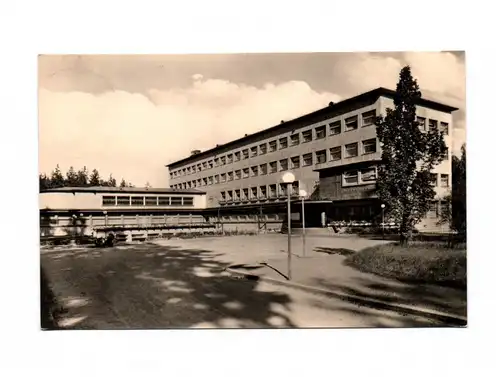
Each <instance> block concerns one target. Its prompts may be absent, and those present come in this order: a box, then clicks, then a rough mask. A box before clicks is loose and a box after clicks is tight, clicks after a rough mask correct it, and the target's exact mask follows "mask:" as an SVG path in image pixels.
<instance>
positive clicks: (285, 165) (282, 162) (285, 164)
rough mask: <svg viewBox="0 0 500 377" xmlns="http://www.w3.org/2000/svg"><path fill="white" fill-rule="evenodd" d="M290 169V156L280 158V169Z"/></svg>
mask: <svg viewBox="0 0 500 377" xmlns="http://www.w3.org/2000/svg"><path fill="white" fill-rule="evenodd" d="M284 170H288V158H285V159H283V160H280V171H284Z"/></svg>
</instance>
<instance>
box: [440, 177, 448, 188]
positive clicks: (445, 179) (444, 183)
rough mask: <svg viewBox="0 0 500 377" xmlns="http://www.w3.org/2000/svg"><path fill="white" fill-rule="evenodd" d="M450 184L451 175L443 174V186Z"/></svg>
mask: <svg viewBox="0 0 500 377" xmlns="http://www.w3.org/2000/svg"><path fill="white" fill-rule="evenodd" d="M449 186H450V176H449V175H448V174H441V187H449Z"/></svg>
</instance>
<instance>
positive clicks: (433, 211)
mask: <svg viewBox="0 0 500 377" xmlns="http://www.w3.org/2000/svg"><path fill="white" fill-rule="evenodd" d="M427 217H428V218H429V219H435V218H436V217H437V202H432V203H431V204H430V206H429V211H428V212H427Z"/></svg>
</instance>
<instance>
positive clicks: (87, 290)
mask: <svg viewBox="0 0 500 377" xmlns="http://www.w3.org/2000/svg"><path fill="white" fill-rule="evenodd" d="M217 256H218V254H216V253H214V252H212V251H207V250H194V249H180V248H176V247H171V246H160V245H154V244H153V245H152V244H141V245H134V246H122V247H114V248H106V249H92V248H89V249H84V250H75V251H61V252H57V253H55V252H52V253H47V254H43V255H42V266H43V268H44V270H45V271H46V275H47V277H48V280H49V283H50V285H51V287H52V290H53V291H54V295H55V296H56V297H57V299H58V301H59V303H60V305H62V306H63V307H64V309H65V310H66V313H65V315H64V318H63V319H62V320H60V321H59V325H58V327H59V328H65V329H164V328H187V327H211V328H262V327H295V325H294V323H293V322H292V321H291V320H290V319H289V316H288V315H287V312H288V311H289V304H290V302H291V300H290V297H289V296H288V295H287V294H283V293H278V292H267V291H263V290H262V289H260V288H259V287H258V284H259V283H258V282H257V281H247V280H245V281H240V280H237V279H235V278H231V277H230V276H229V274H227V273H226V272H225V268H226V267H227V266H228V264H226V263H222V262H220V261H218V260H216V257H217Z"/></svg>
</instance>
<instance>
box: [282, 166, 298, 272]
mask: <svg viewBox="0 0 500 377" xmlns="http://www.w3.org/2000/svg"><path fill="white" fill-rule="evenodd" d="M281 179H282V180H283V182H284V183H286V192H287V199H288V200H287V204H288V205H287V207H288V280H292V210H291V199H290V188H291V185H292V183H293V182H295V175H293V173H291V172H286V173H285V174H283V176H282V177H281Z"/></svg>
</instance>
